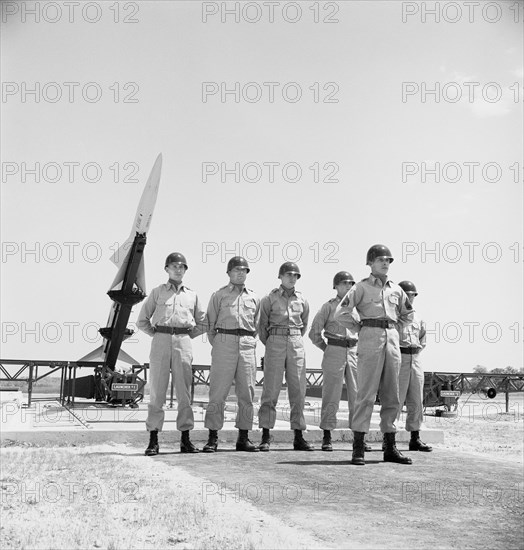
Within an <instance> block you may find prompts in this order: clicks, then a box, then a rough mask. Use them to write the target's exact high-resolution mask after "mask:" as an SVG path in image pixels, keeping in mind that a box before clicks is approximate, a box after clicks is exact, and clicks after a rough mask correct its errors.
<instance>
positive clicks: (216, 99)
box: [201, 81, 340, 104]
mask: <svg viewBox="0 0 524 550" xmlns="http://www.w3.org/2000/svg"><path fill="white" fill-rule="evenodd" d="M339 92H340V86H339V84H338V83H337V82H308V83H307V82H306V83H304V82H303V83H299V82H273V81H266V82H254V81H251V82H212V81H211V82H209V81H208V82H202V85H201V99H202V103H210V104H211V103H213V104H216V103H265V104H269V103H271V104H273V103H274V104H279V103H280V104H282V103H299V102H307V103H339V101H340V95H339Z"/></svg>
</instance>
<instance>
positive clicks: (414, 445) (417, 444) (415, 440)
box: [409, 432, 433, 453]
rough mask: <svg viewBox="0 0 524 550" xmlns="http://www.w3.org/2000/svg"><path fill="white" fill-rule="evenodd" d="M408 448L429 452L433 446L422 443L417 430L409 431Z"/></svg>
mask: <svg viewBox="0 0 524 550" xmlns="http://www.w3.org/2000/svg"><path fill="white" fill-rule="evenodd" d="M409 450H410V451H423V452H425V453H430V452H431V451H432V450H433V447H431V446H430V445H427V444H426V443H423V442H422V441H421V440H420V435H419V432H411V439H410V440H409Z"/></svg>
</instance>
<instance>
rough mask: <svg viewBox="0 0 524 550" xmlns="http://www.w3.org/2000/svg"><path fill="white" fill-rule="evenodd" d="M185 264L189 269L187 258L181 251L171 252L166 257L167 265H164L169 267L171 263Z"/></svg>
mask: <svg viewBox="0 0 524 550" xmlns="http://www.w3.org/2000/svg"><path fill="white" fill-rule="evenodd" d="M173 263H176V264H184V267H185V268H186V269H189V268H188V267H187V260H186V257H185V256H184V255H183V254H180V252H171V254H169V256H168V257H167V258H166V265H165V266H164V267H167V266H168V265H169V264H173Z"/></svg>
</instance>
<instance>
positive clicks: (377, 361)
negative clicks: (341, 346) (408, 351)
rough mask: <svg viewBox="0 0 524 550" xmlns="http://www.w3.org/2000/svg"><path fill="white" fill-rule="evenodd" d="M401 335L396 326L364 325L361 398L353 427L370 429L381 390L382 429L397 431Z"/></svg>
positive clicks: (359, 369)
mask: <svg viewBox="0 0 524 550" xmlns="http://www.w3.org/2000/svg"><path fill="white" fill-rule="evenodd" d="M400 362H401V358H400V347H399V335H398V331H397V330H396V329H395V328H388V329H382V328H374V327H366V326H364V327H362V329H361V330H360V333H359V337H358V347H357V388H358V389H357V401H356V404H355V412H354V414H353V422H352V428H351V429H352V430H353V431H355V432H365V433H367V432H368V431H369V425H370V423H371V415H372V413H373V406H374V403H375V399H376V395H377V392H378V394H379V398H380V404H381V407H380V430H381V431H382V433H391V432H396V431H397V428H396V426H395V420H396V418H397V414H398V411H399V408H400V403H399V395H398V376H399V371H400Z"/></svg>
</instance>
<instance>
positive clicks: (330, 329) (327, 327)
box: [309, 271, 371, 451]
mask: <svg viewBox="0 0 524 550" xmlns="http://www.w3.org/2000/svg"><path fill="white" fill-rule="evenodd" d="M354 284H355V280H354V279H353V275H351V273H349V272H348V271H339V272H338V273H337V274H336V275H335V277H334V278H333V288H334V289H335V290H336V291H337V295H336V296H335V297H334V298H332V299H331V300H329V301H328V302H326V303H325V304H324V305H323V306H322V307H321V308H320V311H319V312H318V313H317V314H316V315H315V318H314V319H313V324H312V325H311V330H310V331H309V338H310V339H311V341H312V342H313V344H315V346H317V347H318V348H320V349H321V350H322V351H323V352H324V357H323V359H322V365H321V366H322V374H323V382H322V410H321V414H320V429H321V430H324V437H323V439H322V450H323V451H332V450H333V446H332V444H331V430H334V429H335V428H336V427H337V413H338V409H339V404H340V398H341V394H342V386H343V383H344V380H345V381H346V390H347V398H348V410H349V428H350V429H351V421H352V418H353V409H354V405H355V398H356V395H357V352H356V345H357V341H358V340H357V338H358V333H357V332H356V331H355V330H350V329H349V328H345V327H343V326H342V325H340V324H339V323H338V322H337V321H335V319H334V314H335V310H336V308H337V305H338V304H339V303H340V300H342V298H343V297H344V296H345V295H346V294H347V292H348V291H349V290H350V289H351V287H352V286H353V285H354ZM322 331H324V337H323V336H322ZM326 339H327V343H326ZM369 450H371V449H369Z"/></svg>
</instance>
